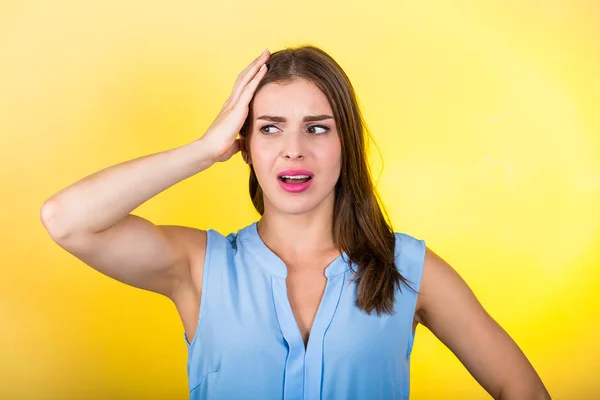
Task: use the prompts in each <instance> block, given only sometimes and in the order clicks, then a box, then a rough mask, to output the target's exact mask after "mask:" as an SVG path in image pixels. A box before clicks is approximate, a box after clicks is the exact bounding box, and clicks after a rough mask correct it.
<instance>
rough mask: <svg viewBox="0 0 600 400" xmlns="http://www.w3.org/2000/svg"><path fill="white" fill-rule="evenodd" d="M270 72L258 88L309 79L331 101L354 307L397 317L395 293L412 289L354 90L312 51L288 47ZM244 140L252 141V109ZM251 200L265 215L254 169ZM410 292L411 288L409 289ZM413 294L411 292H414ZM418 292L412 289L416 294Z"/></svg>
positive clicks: (337, 222) (338, 217)
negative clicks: (399, 263) (398, 260)
mask: <svg viewBox="0 0 600 400" xmlns="http://www.w3.org/2000/svg"><path fill="white" fill-rule="evenodd" d="M267 68H268V71H267V73H266V75H265V77H264V78H263V79H262V80H261V82H260V84H259V85H258V87H257V89H256V91H255V94H256V93H258V91H259V90H260V88H261V87H263V86H265V85H267V84H269V83H273V82H290V81H292V80H294V79H306V80H308V81H311V82H313V83H314V84H315V85H316V86H317V87H318V88H319V89H320V90H321V91H322V92H323V93H324V94H325V96H327V99H328V100H329V104H330V106H331V108H332V111H333V117H334V119H335V123H336V125H337V128H338V132H339V135H340V142H341V149H342V166H341V173H340V177H339V179H338V181H337V184H336V186H335V202H334V213H333V232H332V233H333V240H334V243H336V245H337V246H338V247H339V248H340V249H341V250H343V251H345V252H346V254H347V255H348V258H349V259H350V260H349V261H350V262H352V263H354V264H356V265H357V266H358V270H357V271H354V270H353V272H354V273H355V279H356V281H357V283H358V287H357V300H356V306H357V307H359V308H360V309H362V310H364V311H366V312H367V313H368V314H371V311H373V310H375V311H376V313H377V315H381V314H382V313H389V314H392V313H393V312H394V293H395V288H396V287H398V288H399V289H401V282H403V283H404V284H406V285H407V286H408V280H407V279H406V278H404V277H403V276H402V275H401V274H400V272H399V271H398V269H397V268H396V264H395V257H394V250H395V239H396V238H395V235H394V231H393V229H392V227H391V225H390V223H389V222H388V220H387V218H386V215H385V211H384V210H383V207H381V206H380V203H379V198H378V195H377V193H376V190H375V187H374V185H373V182H372V180H371V173H370V170H369V166H368V162H367V152H366V148H365V132H367V129H366V126H365V123H364V120H363V117H362V114H361V112H360V110H359V107H358V101H357V99H356V94H355V93H354V88H353V87H352V84H351V83H350V80H349V79H348V77H347V75H346V74H345V73H344V71H343V70H342V68H341V67H340V66H339V65H338V64H337V63H336V62H335V61H334V60H333V58H332V57H331V56H329V55H328V54H327V53H325V52H324V51H323V50H321V49H319V48H317V47H314V46H301V47H296V48H288V49H284V50H280V51H277V52H274V53H272V54H271V56H270V58H269V60H268V62H267ZM253 102H254V98H253V99H252V101H251V102H250V111H249V113H248V117H247V119H246V121H245V122H244V125H243V126H242V129H241V131H240V135H241V136H242V137H244V138H248V137H249V135H250V129H251V125H252V124H251V121H252V104H253ZM249 186H250V197H251V198H252V203H253V204H254V207H255V208H256V210H257V211H258V212H259V214H261V215H262V214H263V213H264V203H263V191H262V188H261V187H260V185H259V183H258V179H257V178H256V174H255V172H254V167H253V166H252V165H250V182H249ZM408 287H410V286H408ZM411 289H412V288H411ZM413 290H414V289H413Z"/></svg>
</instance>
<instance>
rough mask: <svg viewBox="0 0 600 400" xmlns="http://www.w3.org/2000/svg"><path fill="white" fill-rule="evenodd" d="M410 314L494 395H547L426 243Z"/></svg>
mask: <svg viewBox="0 0 600 400" xmlns="http://www.w3.org/2000/svg"><path fill="white" fill-rule="evenodd" d="M420 292H421V295H420V296H419V299H418V304H417V312H416V315H415V319H416V321H417V322H419V323H421V324H423V325H424V326H426V327H427V328H428V329H430V330H431V332H432V333H433V334H434V335H435V336H436V337H437V338H438V339H440V340H441V341H442V342H443V343H444V344H445V345H446V346H447V347H448V348H449V349H450V350H451V351H452V352H453V353H454V354H455V355H456V356H457V357H458V359H459V360H460V361H461V362H462V364H463V365H464V366H465V367H466V368H467V370H468V371H469V372H470V373H471V375H473V377H474V378H475V379H476V380H477V382H479V384H480V385H481V386H482V387H483V388H484V389H485V390H486V391H487V392H488V393H489V394H490V395H492V397H493V398H494V399H499V400H538V399H539V400H542V399H543V400H547V399H550V395H549V394H548V391H547V390H546V388H545V387H544V384H543V383H542V381H541V379H540V377H539V376H538V374H537V373H536V371H535V370H534V369H533V367H532V365H531V364H530V363H529V361H528V360H527V358H526V357H525V355H524V354H523V352H522V351H521V349H520V348H519V347H518V346H517V344H516V343H515V342H514V341H513V340H512V338H511V337H510V336H509V335H508V334H507V333H506V332H505V331H504V329H502V328H501V327H500V325H498V324H497V323H496V322H495V321H494V320H493V319H492V317H490V315H489V314H488V313H487V312H486V311H485V310H484V308H483V307H482V306H481V304H480V303H479V301H478V300H477V298H476V297H475V295H474V294H473V292H472V291H471V289H470V288H469V286H467V284H466V283H465V281H464V280H463V279H462V278H461V277H460V276H459V275H458V273H457V272H456V271H455V270H454V269H453V268H452V267H451V266H450V265H448V263H446V262H445V261H444V260H443V259H442V258H440V257H439V256H438V255H436V254H435V253H434V252H433V251H431V250H430V249H427V250H426V253H425V265H424V266H423V277H422V281H421V287H420Z"/></svg>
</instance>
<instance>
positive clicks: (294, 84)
mask: <svg viewBox="0 0 600 400" xmlns="http://www.w3.org/2000/svg"><path fill="white" fill-rule="evenodd" d="M253 111H254V112H253V114H254V118H255V119H256V118H257V117H259V116H261V115H264V114H268V115H276V116H281V117H285V118H287V119H291V118H303V117H304V116H306V115H317V114H331V112H332V111H331V107H330V105H329V100H328V99H327V96H325V94H324V93H323V92H322V91H321V89H319V88H318V87H317V86H316V85H315V84H314V83H312V82H310V81H308V80H304V79H302V80H300V79H296V80H294V81H291V82H287V83H277V82H273V83H269V84H267V85H265V86H263V87H262V88H261V89H260V90H259V92H258V93H257V94H256V96H255V97H254V101H253Z"/></svg>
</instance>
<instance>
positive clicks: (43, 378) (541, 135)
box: [0, 0, 600, 399]
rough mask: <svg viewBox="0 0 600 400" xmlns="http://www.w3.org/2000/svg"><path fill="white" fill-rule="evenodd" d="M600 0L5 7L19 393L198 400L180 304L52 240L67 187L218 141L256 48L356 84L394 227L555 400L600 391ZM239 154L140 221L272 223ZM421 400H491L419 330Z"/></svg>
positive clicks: (416, 392)
mask: <svg viewBox="0 0 600 400" xmlns="http://www.w3.org/2000/svg"><path fill="white" fill-rule="evenodd" d="M599 20H600V6H599V3H598V2H597V1H570V0H557V1H552V2H523V1H520V0H503V1H486V2H481V1H475V0H474V1H471V2H467V1H452V2H448V1H445V0H437V1H434V0H430V1H416V0H412V1H391V0H390V1H387V2H375V3H368V2H364V1H363V2H358V1H342V0H336V1H328V2H325V1H322V0H319V1H315V0H308V1H301V2H300V1H297V2H289V3H288V2H284V1H279V0H257V1H240V0H237V1H232V0H225V1H219V2H217V1H213V2H208V1H166V0H165V1H157V0H152V1H148V0H146V1H131V0H128V1H123V0H118V1H117V0H103V1H74V0H71V1H68V0H55V1H51V2H50V1H42V0H38V1H31V0H23V1H18V2H14V1H13V2H9V1H8V0H6V1H3V2H2V3H0V132H1V143H2V144H1V148H0V162H1V163H2V164H1V168H0V178H1V180H2V184H1V186H0V188H1V189H0V190H1V191H2V196H1V200H0V201H1V208H0V218H1V221H0V223H1V226H2V229H1V230H0V243H1V245H0V251H1V254H0V256H1V257H0V260H1V275H0V398H2V399H58V398H60V399H109V398H111V399H117V398H118V399H134V398H145V399H166V398H169V399H171V398H173V399H174V398H180V399H183V398H186V395H187V380H186V379H187V378H186V369H185V366H186V356H187V354H186V347H185V344H184V341H183V328H182V325H181V323H180V321H179V319H178V317H177V314H176V311H175V308H174V307H173V306H172V305H171V304H170V303H169V301H168V300H166V299H164V298H162V297H160V296H158V295H154V294H151V293H148V292H144V291H141V290H138V289H134V288H130V287H127V286H125V285H123V284H120V283H118V282H116V281H113V280H110V279H109V278H106V277H104V276H103V275H101V274H99V273H97V272H95V271H94V270H92V269H90V268H87V267H85V266H84V265H83V264H82V263H81V262H79V261H78V260H76V259H75V258H74V257H73V256H70V255H69V254H68V253H66V252H65V251H63V250H62V249H60V248H59V247H58V246H57V245H55V244H54V243H53V242H52V241H51V239H50V238H49V236H48V235H47V234H46V233H45V231H44V230H43V228H42V225H41V223H40V221H39V208H40V206H41V205H42V203H43V201H44V200H45V199H46V198H47V197H49V196H50V195H51V194H53V193H54V192H56V191H58V190H59V189H61V188H63V187H65V186H67V185H68V184H70V183H72V182H74V181H76V180H78V179H80V178H82V177H83V176H85V175H88V174H90V173H92V172H94V171H96V170H99V169H101V168H104V167H106V166H109V165H112V164H116V163H118V162H121V161H124V160H127V159H131V158H134V157H139V156H142V155H145V154H149V153H151V152H157V151H161V150H166V149H167V148H172V147H175V146H179V145H182V144H185V143H187V142H189V141H191V140H194V139H195V138H197V137H198V136H200V135H201V134H202V133H203V132H204V130H205V129H206V128H207V127H208V125H209V124H210V123H211V122H212V120H213V118H214V117H215V116H216V113H217V112H218V110H219V109H220V107H221V104H222V103H223V102H224V101H225V99H226V98H227V96H228V95H229V91H230V89H231V87H232V85H233V81H234V80H235V78H236V76H237V74H238V72H239V71H240V70H241V69H242V68H244V67H245V66H246V64H247V63H248V62H249V61H250V60H251V59H253V58H254V57H255V56H256V55H258V53H260V51H262V50H263V49H264V48H266V47H268V48H269V49H270V50H272V51H274V50H277V49H280V48H282V47H285V46H288V45H298V44H305V43H310V44H315V45H317V46H320V47H322V48H323V49H324V50H326V51H328V52H329V53H330V54H331V55H332V56H333V57H334V58H336V60H337V61H338V62H339V63H340V64H341V65H342V67H343V68H344V69H345V70H346V72H347V73H348V75H349V76H350V78H351V80H352V82H353V84H354V86H355V89H356V90H357V93H358V96H359V99H360V101H361V104H362V107H363V110H364V114H365V118H366V120H367V123H368V125H369V128H370V129H371V131H372V134H373V136H374V138H375V140H376V142H377V144H378V145H379V147H380V149H381V155H382V157H383V160H384V168H383V170H382V168H381V166H382V164H381V157H380V156H379V153H378V152H377V151H376V148H375V147H372V148H371V149H372V155H373V157H372V164H373V167H374V173H375V175H376V177H377V176H379V175H380V173H381V178H380V179H379V181H378V188H379V190H380V193H381V195H382V198H383V200H384V202H385V204H386V206H387V208H388V211H389V214H390V216H391V218H392V221H393V223H394V228H395V229H396V230H397V231H402V232H406V233H409V234H411V235H413V236H416V237H418V238H422V239H425V240H426V241H427V244H428V245H429V246H430V247H431V248H432V249H434V250H435V251H436V252H438V253H439V254H440V255H442V256H443V257H444V258H445V259H446V260H447V261H448V262H449V263H450V264H452V265H453V266H454V267H455V268H456V269H457V270H458V271H459V273H460V274H461V275H462V276H463V277H464V279H465V280H466V281H467V282H468V283H469V284H470V285H471V287H472V288H473V290H474V291H475V293H476V294H477V296H478V297H479V299H480V301H481V302H482V303H483V305H484V306H485V307H486V309H487V310H488V311H489V312H490V313H491V314H492V316H494V317H495V318H496V319H497V320H498V322H499V323H500V324H501V325H502V326H503V327H504V328H505V329H506V330H507V331H508V332H509V333H510V334H511V335H512V336H513V338H514V339H515V340H516V341H517V343H518V344H519V345H520V346H521V348H522V349H523V350H524V351H525V353H526V354H527V356H528V357H529V359H530V360H531V362H532V363H533V365H534V366H535V367H536V369H537V370H538V372H539V373H540V375H541V376H542V378H543V379H544V381H545V383H546V384H547V386H548V388H549V390H550V392H551V393H552V394H553V396H554V398H555V399H591V398H595V396H596V395H597V392H598V391H599V390H600V383H598V376H599V375H600V361H599V360H600V347H599V346H598V344H597V341H598V338H599V337H600V322H599V321H600V319H599V318H598V317H599V316H600V306H599V301H600V294H599V293H600V292H599V289H600V271H599V268H598V267H599V264H600V250H599V249H600V230H599V228H600V211H599V204H600V113H599V112H598V109H599V107H600V47H599V46H598V38H599V37H600V21H599ZM247 175H248V173H247V169H246V167H245V166H244V164H243V163H242V161H241V157H239V155H237V156H236V157H235V158H234V159H233V160H232V161H230V162H228V163H225V164H220V165H218V166H215V167H213V168H211V169H210V170H208V171H207V172H204V173H202V174H200V175H198V176H195V177H193V178H190V179H188V180H186V181H184V182H182V183H180V184H178V185H176V186H174V187H173V188H171V189H169V190H167V191H166V192H164V193H162V194H160V195H159V196H157V197H156V198H154V199H152V200H151V201H149V202H148V203H146V204H144V205H143V206H142V207H140V208H139V209H138V210H136V213H139V214H140V215H142V216H144V217H146V218H149V219H151V220H152V221H153V222H155V223H168V224H183V225H191V226H196V227H201V228H210V227H212V228H216V229H218V230H219V231H221V232H222V233H228V232H231V231H233V230H237V229H238V228H240V227H242V226H245V225H246V224H247V223H250V222H251V221H253V220H255V219H256V218H257V215H256V214H255V213H254V211H253V209H252V207H251V203H250V200H249V197H248V194H247V183H246V182H247ZM412 360H413V364H412V365H413V375H412V394H413V396H412V397H413V398H415V399H438V398H444V399H486V398H489V397H488V396H487V394H486V393H485V392H484V391H483V390H482V389H481V388H480V387H479V385H478V384H477V383H476V382H475V381H474V380H473V378H472V377H471V376H470V375H469V374H468V372H467V371H466V370H465V369H464V367H462V365H461V364H460V363H459V362H458V361H457V359H456V358H455V357H454V356H453V355H452V354H451V353H450V352H449V351H448V350H447V349H446V348H445V347H444V346H443V345H442V344H441V343H440V342H439V341H438V340H437V339H436V338H435V337H434V336H433V335H431V334H430V333H429V332H428V331H427V329H425V328H422V327H420V328H419V329H418V331H417V338H416V342H415V348H414V352H413V358H412Z"/></svg>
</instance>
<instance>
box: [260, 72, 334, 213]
mask: <svg viewBox="0 0 600 400" xmlns="http://www.w3.org/2000/svg"><path fill="white" fill-rule="evenodd" d="M252 116H253V120H252V130H251V135H250V143H249V147H250V148H249V150H250V161H251V163H252V164H253V166H254V171H255V173H256V177H257V179H258V182H259V183H260V186H261V188H262V190H263V193H264V203H265V212H266V211H267V210H268V209H269V208H270V207H274V208H275V209H277V210H278V211H280V212H284V213H290V214H300V213H306V212H309V211H312V210H314V209H316V208H317V207H327V206H329V205H331V206H333V200H334V188H335V184H336V182H337V181H338V178H339V176H340V170H341V160H342V151H341V144H340V138H339V136H338V131H337V127H336V125H335V121H334V119H333V112H332V110H331V107H330V105H329V102H328V100H327V97H326V96H325V94H323V92H321V90H320V89H319V88H318V87H317V86H316V85H314V84H313V83H312V82H310V81H307V80H300V79H296V80H294V81H292V82H291V83H286V84H279V83H270V84H267V85H265V86H263V87H262V88H261V89H260V90H259V92H258V93H257V94H256V95H255V97H254V103H253V113H252Z"/></svg>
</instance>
